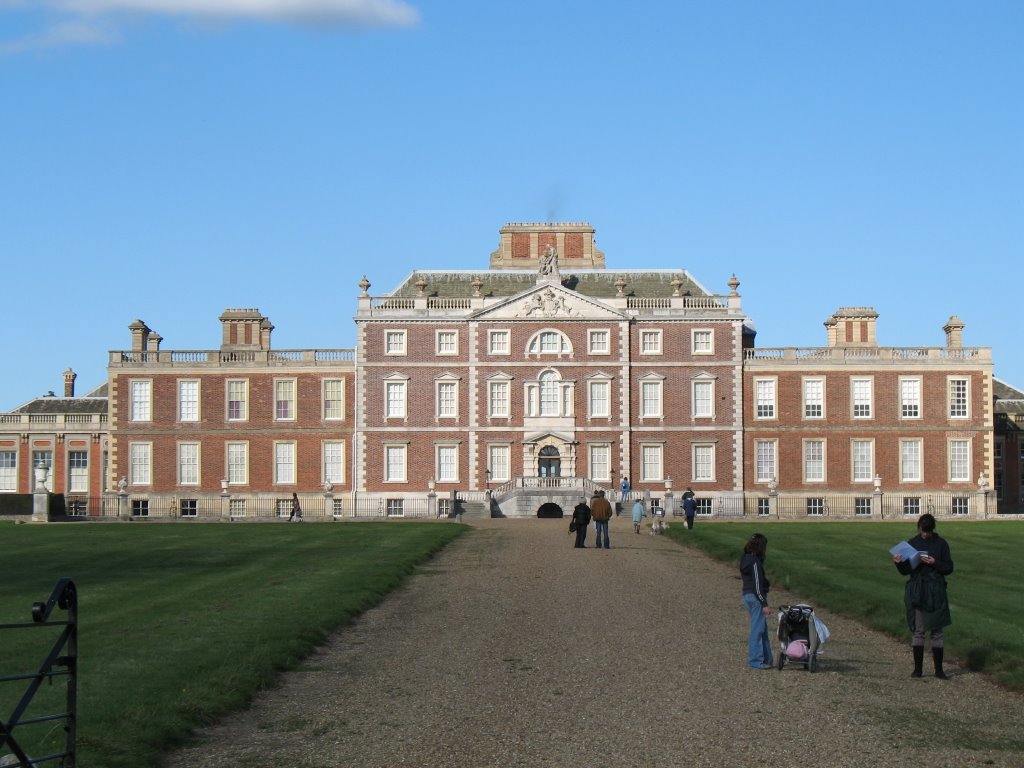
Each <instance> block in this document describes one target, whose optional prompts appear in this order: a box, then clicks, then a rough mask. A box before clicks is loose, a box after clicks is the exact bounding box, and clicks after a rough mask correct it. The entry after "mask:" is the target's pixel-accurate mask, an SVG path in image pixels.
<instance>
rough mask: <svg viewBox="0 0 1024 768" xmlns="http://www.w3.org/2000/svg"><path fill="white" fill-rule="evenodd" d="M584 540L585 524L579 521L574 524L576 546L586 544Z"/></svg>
mask: <svg viewBox="0 0 1024 768" xmlns="http://www.w3.org/2000/svg"><path fill="white" fill-rule="evenodd" d="M586 541H587V526H585V525H580V524H579V523H577V524H576V546H577V547H583V546H586Z"/></svg>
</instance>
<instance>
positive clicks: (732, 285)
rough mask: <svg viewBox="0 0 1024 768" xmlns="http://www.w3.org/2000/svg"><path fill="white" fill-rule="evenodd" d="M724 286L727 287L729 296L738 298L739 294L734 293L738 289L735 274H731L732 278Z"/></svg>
mask: <svg viewBox="0 0 1024 768" xmlns="http://www.w3.org/2000/svg"><path fill="white" fill-rule="evenodd" d="M726 285H728V286H729V295H730V296H739V293H737V292H736V289H737V288H739V287H740V281H739V280H737V279H736V273H735V272H733V274H732V277H730V278H729V282H728V283H726Z"/></svg>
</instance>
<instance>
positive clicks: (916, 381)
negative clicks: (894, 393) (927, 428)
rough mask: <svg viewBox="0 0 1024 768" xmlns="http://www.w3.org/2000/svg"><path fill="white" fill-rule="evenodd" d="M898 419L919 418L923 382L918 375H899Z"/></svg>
mask: <svg viewBox="0 0 1024 768" xmlns="http://www.w3.org/2000/svg"><path fill="white" fill-rule="evenodd" d="M899 388H900V392H899V396H900V402H899V407H900V419H901V420H911V419H913V420H920V419H921V411H922V408H921V392H922V390H923V384H922V381H921V377H920V376H900V377H899Z"/></svg>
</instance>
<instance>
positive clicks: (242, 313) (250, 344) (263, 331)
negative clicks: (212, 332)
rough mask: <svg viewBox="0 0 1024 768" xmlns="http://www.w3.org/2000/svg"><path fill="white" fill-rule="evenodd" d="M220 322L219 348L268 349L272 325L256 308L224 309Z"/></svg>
mask: <svg viewBox="0 0 1024 768" xmlns="http://www.w3.org/2000/svg"><path fill="white" fill-rule="evenodd" d="M220 323H221V344H220V348H221V350H237V349H270V333H271V331H273V330H274V326H273V325H271V323H270V320H269V318H266V317H264V316H263V315H262V314H261V313H260V311H259V310H258V309H225V310H224V312H223V313H222V314H221V316H220Z"/></svg>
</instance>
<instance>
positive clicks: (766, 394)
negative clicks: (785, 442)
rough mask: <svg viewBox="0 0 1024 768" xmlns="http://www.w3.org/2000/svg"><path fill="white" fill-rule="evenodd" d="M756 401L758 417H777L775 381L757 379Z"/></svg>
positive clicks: (755, 383) (755, 386)
mask: <svg viewBox="0 0 1024 768" xmlns="http://www.w3.org/2000/svg"><path fill="white" fill-rule="evenodd" d="M754 402H755V407H756V409H757V418H759V419H773V418H775V382H774V381H772V380H770V379H759V380H757V381H755V382H754Z"/></svg>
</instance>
